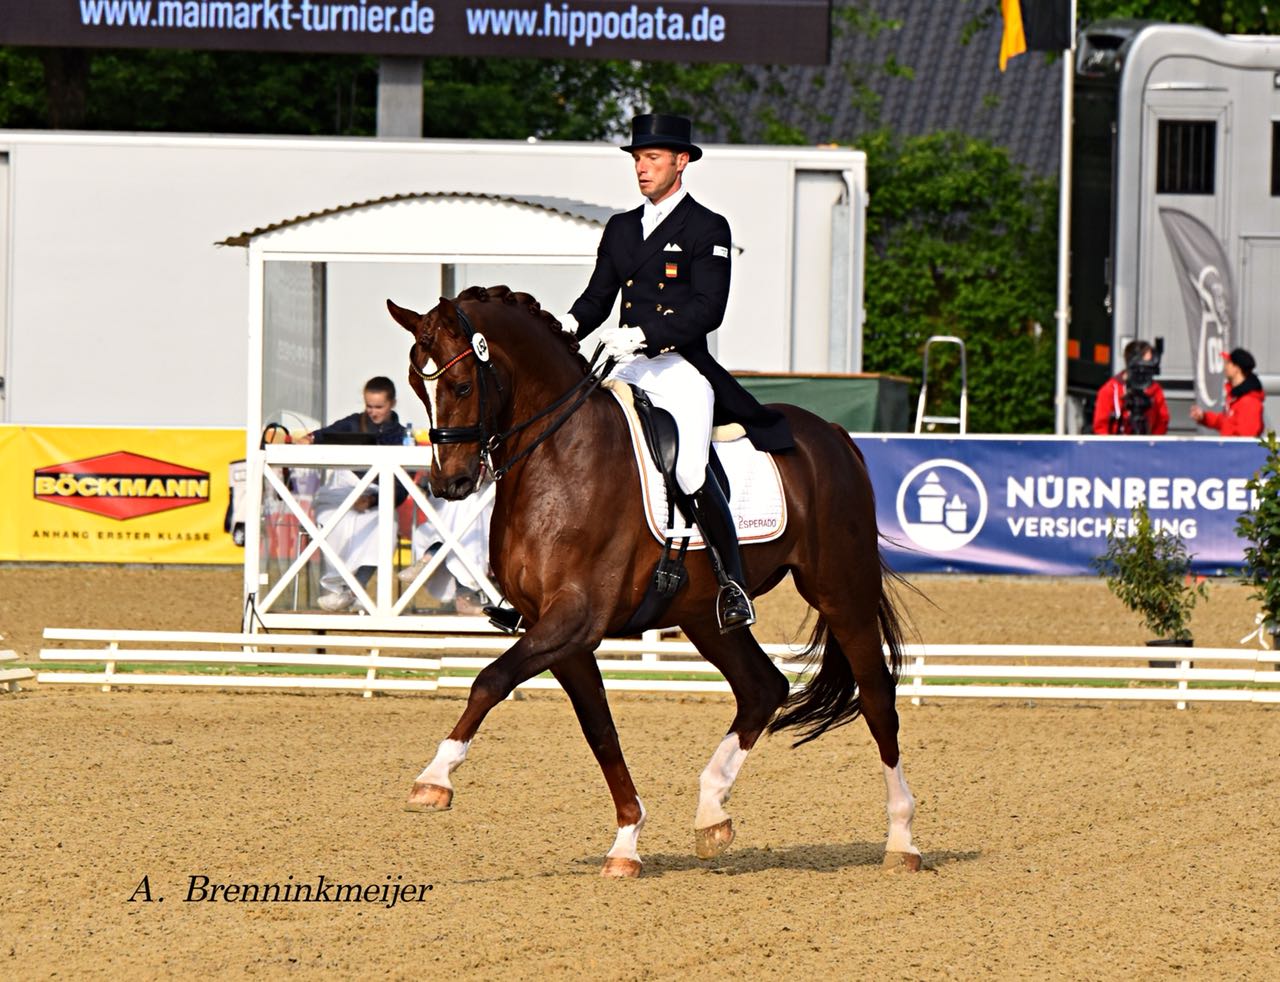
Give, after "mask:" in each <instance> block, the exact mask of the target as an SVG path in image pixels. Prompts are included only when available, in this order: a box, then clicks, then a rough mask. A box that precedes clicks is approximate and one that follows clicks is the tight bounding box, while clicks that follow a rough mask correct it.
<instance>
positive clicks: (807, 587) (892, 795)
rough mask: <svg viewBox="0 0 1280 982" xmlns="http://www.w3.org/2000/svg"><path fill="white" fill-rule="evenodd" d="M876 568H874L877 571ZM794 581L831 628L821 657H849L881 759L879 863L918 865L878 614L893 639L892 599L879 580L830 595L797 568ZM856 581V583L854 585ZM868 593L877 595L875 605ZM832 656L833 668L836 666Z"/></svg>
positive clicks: (840, 579) (912, 806) (841, 578)
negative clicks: (884, 816) (884, 820)
mask: <svg viewBox="0 0 1280 982" xmlns="http://www.w3.org/2000/svg"><path fill="white" fill-rule="evenodd" d="M878 573H879V570H878V569H877V574H878ZM829 576H830V579H831V580H833V581H834V582H837V583H840V584H842V585H843V586H845V587H848V585H849V584H848V580H847V577H846V576H845V575H841V574H829ZM795 582H796V587H797V589H798V590H799V591H800V594H801V596H803V597H804V598H805V599H806V600H807V601H809V603H810V604H811V605H812V606H814V607H816V608H817V609H818V611H819V613H820V614H821V616H822V617H823V619H824V620H825V621H826V624H827V627H828V628H829V630H830V633H829V635H828V638H827V650H826V652H825V654H824V658H823V662H824V665H825V664H826V662H827V660H828V659H839V658H841V657H843V658H844V659H846V660H847V662H848V667H849V670H850V671H851V673H852V678H851V679H849V680H848V682H847V687H848V691H850V692H852V691H853V686H854V685H856V686H857V689H856V691H857V699H858V703H859V706H860V708H861V713H862V717H863V719H865V720H866V721H867V728H868V729H869V730H870V731H871V736H872V739H874V740H875V742H876V746H877V747H878V748H879V751H880V764H881V767H882V769H883V772H884V782H885V792H886V801H885V809H886V811H887V812H888V818H889V832H888V836H887V838H886V840H885V855H884V865H885V866H886V867H887V868H898V867H901V868H905V869H909V870H918V869H920V863H921V860H920V850H919V849H917V848H916V846H915V843H914V842H913V841H912V838H911V822H912V820H913V819H914V818H915V811H916V803H915V798H913V797H912V795H911V789H910V788H909V787H908V786H907V779H906V777H905V776H904V775H903V773H902V756H901V752H900V750H899V747H898V710H897V706H896V698H897V683H896V682H895V681H894V677H893V673H892V672H891V671H890V670H889V666H888V665H887V664H885V659H884V650H883V648H882V646H881V627H882V626H884V625H882V623H881V618H887V621H888V628H889V630H890V631H892V632H893V633H894V637H893V643H894V644H897V640H898V639H897V636H896V632H897V631H898V630H899V629H898V624H897V614H896V613H895V612H894V610H893V605H892V602H891V600H890V598H889V596H888V595H886V594H885V593H884V592H883V591H884V589H885V586H884V584H883V583H882V582H879V581H872V582H871V583H863V584H861V585H860V586H859V587H858V588H856V589H847V590H846V592H845V595H843V596H841V597H835V596H829V595H827V594H825V593H822V592H818V591H816V590H813V588H812V584H811V583H810V582H808V580H807V578H806V577H805V576H804V575H803V572H801V571H797V575H796V576H795ZM855 586H857V585H855ZM868 597H879V598H880V599H879V603H878V605H876V606H873V605H872V604H870V603H869V602H868V600H867V598H868ZM839 664H840V663H839V661H838V660H837V661H835V662H834V664H833V666H832V668H833V669H835V668H838V667H839Z"/></svg>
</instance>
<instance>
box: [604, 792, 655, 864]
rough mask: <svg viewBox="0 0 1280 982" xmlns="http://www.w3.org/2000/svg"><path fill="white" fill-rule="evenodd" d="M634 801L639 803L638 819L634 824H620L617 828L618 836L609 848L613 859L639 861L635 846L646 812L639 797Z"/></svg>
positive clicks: (638, 839)
mask: <svg viewBox="0 0 1280 982" xmlns="http://www.w3.org/2000/svg"><path fill="white" fill-rule="evenodd" d="M636 803H637V804H639V805H640V821H638V822H636V824H635V825H622V826H619V828H618V837H617V838H616V839H614V840H613V848H612V849H610V850H609V855H610V856H611V857H613V858H614V859H634V860H635V861H636V862H637V863H638V862H640V853H639V852H638V851H637V850H636V846H637V844H638V843H639V841H640V830H641V829H642V828H644V819H645V815H646V814H647V812H645V810H644V802H643V801H641V800H640V799H639V798H637V799H636Z"/></svg>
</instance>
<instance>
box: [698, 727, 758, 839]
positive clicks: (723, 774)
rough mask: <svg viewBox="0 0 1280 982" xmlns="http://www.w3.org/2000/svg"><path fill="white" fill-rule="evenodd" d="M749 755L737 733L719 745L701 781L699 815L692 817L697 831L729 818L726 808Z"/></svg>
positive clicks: (699, 782) (699, 787) (699, 779)
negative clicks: (734, 783)
mask: <svg viewBox="0 0 1280 982" xmlns="http://www.w3.org/2000/svg"><path fill="white" fill-rule="evenodd" d="M748 753H749V751H746V750H743V749H742V748H741V747H740V746H739V745H738V734H736V733H730V734H729V735H728V736H727V737H725V738H724V739H723V740H721V741H720V746H718V747H716V752H715V753H714V754H712V755H711V760H710V761H709V762H708V763H707V766H706V767H705V768H704V769H703V771H702V774H701V776H700V777H699V778H698V811H697V813H696V814H695V815H694V817H693V827H694V828H695V829H709V828H711V826H713V825H719V824H720V823H721V822H723V821H724V820H725V819H727V818H728V817H729V813H728V812H727V811H725V810H724V806H725V803H726V802H727V801H728V800H729V793H730V792H731V791H732V790H733V782H734V781H736V780H737V779H738V771H739V770H740V769H741V768H742V762H743V761H745V760H746V759H747V754H748Z"/></svg>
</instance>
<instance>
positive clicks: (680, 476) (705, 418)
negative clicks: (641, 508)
mask: <svg viewBox="0 0 1280 982" xmlns="http://www.w3.org/2000/svg"><path fill="white" fill-rule="evenodd" d="M609 377H610V378H616V379H621V380H622V381H624V382H630V383H631V384H633V385H635V386H637V387H638V388H639V389H640V390H641V391H642V392H644V393H645V394H646V395H648V396H649V398H650V399H651V400H652V401H653V404H654V405H655V406H661V407H662V408H663V409H665V410H667V412H669V413H671V415H672V416H674V417H675V420H676V429H677V430H678V431H679V433H680V450H679V452H678V453H677V454H676V481H677V483H679V485H680V490H681V491H683V492H685V493H686V494H692V493H693V492H695V491H697V490H698V489H699V488H701V487H702V485H703V483H704V482H705V481H706V479H707V454H708V448H709V447H710V444H711V417H712V412H713V410H714V409H715V394H714V393H713V392H712V391H711V383H710V382H708V381H707V380H706V379H705V378H704V377H703V375H702V373H701V372H700V371H698V370H697V369H696V368H694V367H693V366H692V365H690V364H689V363H688V362H687V361H685V359H684V356H683V355H681V354H678V353H677V352H674V351H668V352H667V353H666V354H662V355H658V356H657V357H656V358H646V357H645V356H644V355H637V356H636V357H635V358H633V359H632V360H631V361H629V362H625V363H624V364H621V365H618V366H617V367H616V368H615V369H614V370H613V372H612V373H610V375H609Z"/></svg>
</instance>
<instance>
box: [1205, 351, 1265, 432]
mask: <svg viewBox="0 0 1280 982" xmlns="http://www.w3.org/2000/svg"><path fill="white" fill-rule="evenodd" d="M1222 358H1223V361H1224V362H1226V364H1225V365H1224V366H1223V371H1222V373H1223V375H1225V376H1226V381H1225V382H1224V384H1223V388H1224V389H1225V390H1226V407H1227V408H1226V410H1225V411H1224V412H1220V413H1215V412H1211V411H1209V410H1207V409H1201V408H1200V407H1199V406H1192V407H1191V418H1192V419H1194V420H1195V421H1196V422H1197V423H1199V424H1200V425H1201V426H1207V427H1209V428H1210V429H1211V430H1217V431H1218V432H1219V433H1221V434H1222V435H1223V436H1262V432H1263V430H1264V429H1265V428H1266V423H1265V421H1264V420H1263V411H1262V404H1263V402H1264V401H1265V400H1266V398H1267V395H1266V393H1265V392H1263V391H1262V383H1261V382H1260V381H1259V380H1258V376H1257V375H1255V374H1254V373H1253V370H1254V369H1255V368H1257V362H1255V361H1254V360H1253V355H1251V354H1249V352H1247V351H1245V349H1244V348H1234V349H1232V351H1231V352H1230V353H1229V354H1228V353H1226V352H1223V355H1222Z"/></svg>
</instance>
